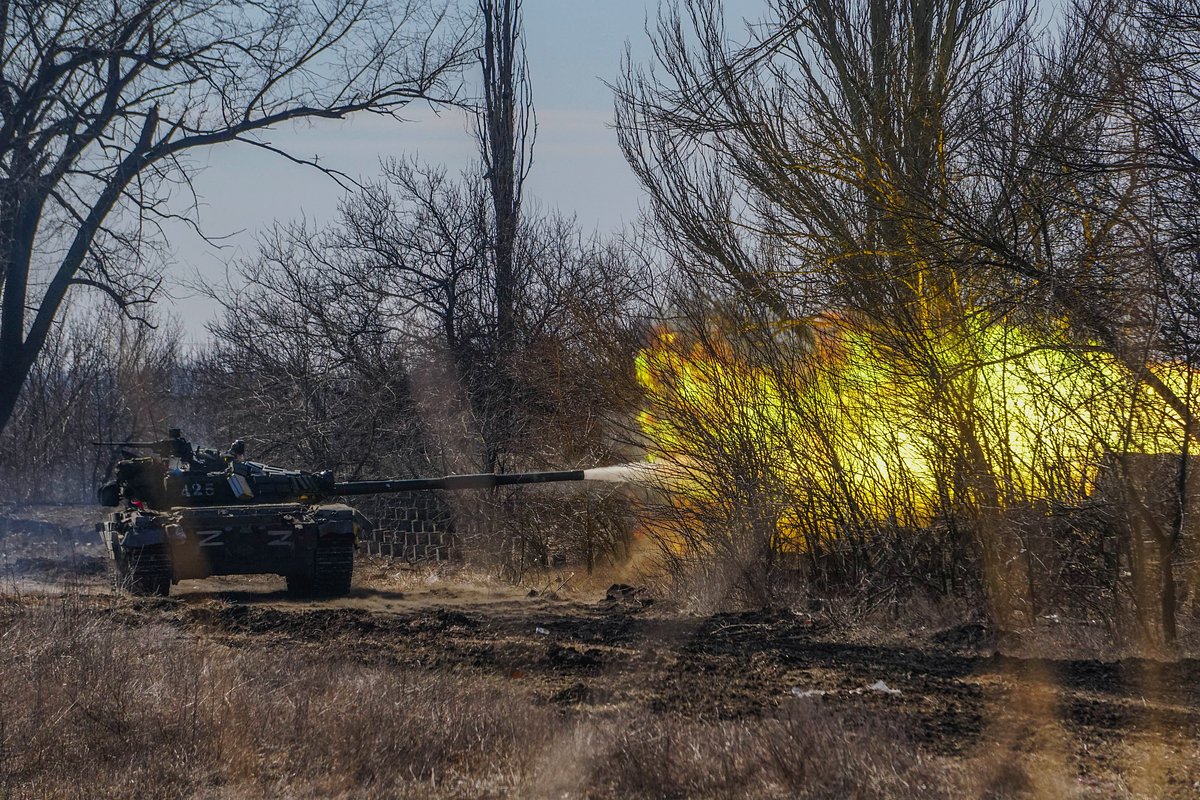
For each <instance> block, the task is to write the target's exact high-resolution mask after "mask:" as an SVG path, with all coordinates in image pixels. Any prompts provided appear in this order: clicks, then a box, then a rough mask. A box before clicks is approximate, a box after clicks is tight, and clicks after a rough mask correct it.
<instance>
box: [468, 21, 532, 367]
mask: <svg viewBox="0 0 1200 800" xmlns="http://www.w3.org/2000/svg"><path fill="white" fill-rule="evenodd" d="M479 11H480V14H481V15H482V18H483V43H482V47H481V48H480V55H479V61H480V64H481V66H482V68H483V106H482V108H480V110H479V113H478V116H477V126H478V136H479V145H480V155H481V156H482V158H483V167H484V178H485V179H486V181H487V186H488V193H489V194H490V195H491V202H492V213H493V223H494V225H495V230H494V232H493V242H492V250H493V253H494V256H493V257H494V259H495V265H494V269H495V278H494V280H495V286H496V339H497V342H498V344H499V346H500V348H501V350H502V351H503V350H505V349H508V348H511V347H512V345H513V343H514V341H513V340H514V334H515V330H516V313H517V310H516V306H517V302H518V301H517V294H518V283H519V280H520V277H519V276H518V275H517V274H516V271H515V266H516V265H515V258H516V254H515V248H516V240H517V229H518V227H519V226H520V221H521V195H522V189H523V187H524V184H525V178H526V176H528V174H529V169H530V167H531V166H532V164H533V140H534V135H535V129H536V122H535V120H534V114H533V94H532V91H531V88H530V82H529V69H528V66H527V64H526V60H525V42H524V21H523V20H522V18H521V16H522V3H521V0H479Z"/></svg>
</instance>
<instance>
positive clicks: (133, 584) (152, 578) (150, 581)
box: [113, 545, 171, 597]
mask: <svg viewBox="0 0 1200 800" xmlns="http://www.w3.org/2000/svg"><path fill="white" fill-rule="evenodd" d="M114 566H115V569H114V570H113V588H114V589H116V590H117V591H126V592H129V594H132V595H137V596H139V597H166V596H167V595H168V594H170V593H171V558H170V556H169V555H168V554H167V548H166V547H165V546H164V545H153V546H151V547H142V548H140V549H138V550H130V551H127V552H126V553H124V554H123V556H122V557H121V558H120V559H119V560H117V561H116V562H115V564H114Z"/></svg>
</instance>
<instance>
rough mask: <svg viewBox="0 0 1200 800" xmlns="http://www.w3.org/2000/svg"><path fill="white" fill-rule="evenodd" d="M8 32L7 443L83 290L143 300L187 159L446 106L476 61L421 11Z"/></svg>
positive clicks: (214, 14) (272, 12) (83, 3)
mask: <svg viewBox="0 0 1200 800" xmlns="http://www.w3.org/2000/svg"><path fill="white" fill-rule="evenodd" d="M0 31H2V33H3V36H2V42H3V44H2V45H0V47H2V50H0V68H2V71H3V83H2V86H0V165H2V166H0V169H2V170H3V172H2V177H0V258H2V270H0V279H2V280H3V299H2V306H0V309H2V316H0V372H2V373H3V375H4V378H5V380H4V385H3V388H2V389H0V426H2V425H3V424H4V423H5V422H6V421H7V420H8V418H9V416H10V415H11V413H12V410H13V407H14V404H15V403H16V399H17V394H18V393H19V391H20V388H21V386H22V384H23V382H24V378H25V376H26V375H27V374H28V372H29V370H30V369H31V367H32V365H33V363H34V362H35V360H36V358H37V354H38V352H39V351H40V349H41V347H42V346H43V344H44V343H45V341H46V337H47V336H48V335H49V332H50V330H51V327H52V326H53V324H54V322H55V320H56V318H57V316H58V314H59V311H60V309H61V308H62V305H63V302H64V300H65V299H66V297H67V294H68V292H69V290H70V289H71V287H72V286H79V285H83V286H88V287H92V288H95V289H99V290H101V291H103V292H105V293H107V294H108V295H109V296H110V297H111V298H112V299H113V300H114V301H116V302H117V303H118V304H120V305H121V306H122V307H124V308H126V309H130V308H133V307H136V305H137V304H138V303H139V302H142V301H145V300H147V299H149V297H150V295H151V294H152V293H153V291H154V289H155V287H156V286H157V283H158V278H157V273H158V268H159V263H158V261H157V260H156V258H155V256H156V252H155V250H154V248H153V243H155V242H156V241H158V237H157V236H156V234H157V226H158V224H159V223H160V222H161V221H162V220H163V219H165V218H167V217H169V216H171V214H172V211H170V210H169V208H178V204H177V202H176V204H175V205H174V206H170V207H169V206H168V203H167V200H168V198H170V197H172V196H173V195H174V196H175V198H176V201H177V199H178V196H179V193H180V192H181V191H182V192H186V191H187V189H188V179H189V175H190V174H191V169H192V166H191V164H190V163H189V162H188V160H187V158H188V155H189V153H190V152H191V151H193V150H195V149H196V148H199V147H204V146H207V145H212V144H217V143H222V142H235V141H236V142H242V143H245V144H248V145H251V146H256V147H259V148H262V149H264V150H267V151H276V152H278V151H277V148H275V147H274V146H273V145H272V144H271V143H270V140H269V139H268V138H266V136H265V134H266V132H267V131H268V130H269V129H271V128H272V127H274V126H278V125H281V124H284V123H288V122H290V121H294V120H300V119H312V118H342V117H345V116H346V115H348V114H352V113H354V112H358V111H368V112H376V113H383V114H390V113H393V112H395V111H396V110H398V109H400V108H401V107H403V106H404V105H406V104H407V103H409V102H411V101H412V100H414V99H417V98H429V99H435V100H436V99H449V98H452V97H453V94H454V80H455V71H456V69H457V68H458V66H459V65H460V64H461V62H462V60H463V58H464V54H465V52H466V48H465V41H464V38H463V37H464V34H463V33H462V31H463V27H462V26H461V25H460V24H459V23H458V21H457V20H456V19H455V18H454V17H453V15H452V14H451V12H450V10H449V9H448V8H447V7H446V6H444V5H442V4H440V3H438V2H426V0H400V1H399V2H390V1H385V0H316V2H290V1H289V0H283V1H282V2H274V1H273V0H272V1H270V2H245V3H228V2H215V1H213V0H143V2H132V3H123V2H122V3H108V2H93V0H53V1H52V2H42V1H41V0H38V1H37V2H32V1H30V0H5V2H3V3H0ZM284 155H285V156H287V157H289V158H292V159H293V160H296V161H303V160H304V159H303V158H300V157H297V156H288V155H287V154H284ZM114 212H117V213H114Z"/></svg>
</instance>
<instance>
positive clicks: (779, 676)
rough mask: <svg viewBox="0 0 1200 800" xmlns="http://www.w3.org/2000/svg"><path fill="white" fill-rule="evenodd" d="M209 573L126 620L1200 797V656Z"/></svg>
mask: <svg viewBox="0 0 1200 800" xmlns="http://www.w3.org/2000/svg"><path fill="white" fill-rule="evenodd" d="M202 583H208V582H196V585H195V586H194V587H189V586H187V585H186V584H185V585H184V586H183V587H182V591H181V592H180V593H179V595H178V596H177V597H174V598H172V599H167V600H161V601H129V602H127V603H125V604H124V605H123V606H122V607H121V610H120V612H119V615H120V618H121V619H122V620H123V622H124V623H125V624H129V625H142V624H146V623H161V622H164V621H166V622H168V623H169V624H170V625H172V626H174V627H176V628H177V629H179V630H180V631H182V632H186V633H187V634H190V635H194V636H197V637H204V638H211V639H213V640H216V641H219V642H221V643H223V644H225V645H228V646H231V647H234V648H289V649H294V648H299V649H301V650H308V651H311V652H313V653H330V652H332V653H340V654H343V655H342V657H344V658H346V659H349V660H352V661H355V662H359V663H367V664H371V665H375V666H395V667H398V668H401V667H402V668H406V669H425V670H436V671H439V672H449V673H451V674H461V675H472V676H484V677H490V678H495V679H499V680H504V681H514V682H520V683H521V684H522V685H523V686H524V687H526V688H528V689H529V690H530V691H531V692H532V693H533V694H534V695H535V696H536V697H537V698H538V701H539V702H541V703H543V704H546V705H548V706H552V707H556V708H559V709H561V710H562V711H563V712H564V713H573V714H589V715H591V714H594V715H607V714H618V713H621V712H623V711H638V712H650V713H653V714H656V715H674V716H681V717H686V718H697V719H704V720H722V719H727V720H737V719H741V720H744V719H754V718H766V717H770V716H772V715H775V714H777V713H778V712H779V711H780V709H781V708H782V707H784V706H786V705H787V704H790V703H796V702H810V703H817V704H821V705H822V706H826V707H830V708H834V709H837V710H838V711H839V712H846V713H850V714H853V713H854V712H855V711H858V710H861V711H866V712H871V713H873V714H880V713H882V714H883V715H886V716H887V717H889V718H890V719H892V720H895V721H896V722H897V724H898V729H899V730H902V731H904V732H905V733H906V734H907V735H908V736H910V737H911V738H912V739H913V741H915V743H916V744H917V746H918V747H919V748H921V749H922V750H924V751H927V752H929V753H931V754H937V755H941V756H952V757H963V758H973V757H977V756H980V755H981V754H987V755H990V756H992V757H996V756H997V755H999V756H1000V757H1003V755H1004V754H1005V753H1011V755H1012V757H1013V758H1014V759H1022V760H1024V761H1026V762H1032V763H1033V764H1034V767H1033V771H1034V774H1035V775H1036V774H1038V773H1039V772H1041V773H1044V774H1045V775H1046V776H1048V778H1047V780H1049V781H1050V785H1052V786H1054V787H1056V788H1054V789H1053V790H1050V789H1048V790H1047V791H1049V795H1048V796H1061V795H1060V794H1059V788H1058V787H1061V786H1062V785H1063V782H1064V781H1066V782H1067V784H1068V785H1073V787H1074V788H1075V789H1076V790H1077V791H1078V792H1080V793H1081V794H1082V795H1083V796H1096V797H1107V796H1114V795H1117V794H1128V795H1133V796H1145V797H1200V661H1198V660H1194V659H1183V660H1178V661H1173V662H1159V661H1151V660H1139V659H1127V660H1124V661H1119V662H1104V661H1099V660H1055V659H1034V658H1015V657H1011V656H1006V655H1003V654H1002V653H997V652H994V651H993V652H986V651H985V652H979V650H978V647H977V644H976V640H977V638H978V637H977V635H976V633H975V631H974V630H973V628H972V627H970V626H965V628H964V629H950V630H948V631H941V632H939V633H937V634H932V635H930V636H929V638H928V641H927V642H925V643H924V644H923V645H915V644H904V645H899V644H866V643H861V642H847V641H840V640H839V637H838V635H837V633H836V632H834V631H832V630H830V629H827V628H823V627H822V626H821V625H820V624H819V623H817V622H814V620H812V619H810V618H808V617H805V616H800V615H796V614H793V613H791V612H789V611H785V610H776V611H758V612H747V613H727V614H713V615H705V616H689V615H685V614H682V613H680V612H679V611H678V610H675V609H671V608H668V607H664V606H663V605H661V604H658V603H651V602H647V601H644V600H641V599H638V598H634V599H631V600H627V599H609V598H605V599H597V600H593V601H591V602H589V601H587V600H584V599H569V600H562V599H546V598H542V597H518V596H514V595H515V593H512V594H509V595H507V596H506V595H505V594H504V593H503V592H501V593H499V595H496V594H490V595H487V596H482V595H480V594H479V593H478V592H477V591H476V590H474V589H470V588H468V589H461V590H460V589H457V588H455V587H454V586H453V585H451V586H450V587H439V588H436V589H428V588H422V589H417V590H415V591H407V592H401V591H390V590H379V589H372V588H369V587H362V588H358V589H356V590H355V593H354V596H352V597H351V598H348V599H346V600H343V601H339V602H338V603H337V604H335V605H334V607H320V606H317V605H316V604H312V603H290V602H288V601H286V599H284V598H283V596H282V594H281V593H280V592H278V591H272V590H271V589H269V588H267V587H263V588H261V589H259V590H257V591H256V590H254V589H249V588H242V587H238V588H232V589H227V588H213V587H209V586H201V584H202ZM964 640H966V641H967V642H968V644H967V645H966V646H965V647H964V646H961V645H960V643H961V642H962V641H964ZM1036 794H1045V792H1035V795H1036Z"/></svg>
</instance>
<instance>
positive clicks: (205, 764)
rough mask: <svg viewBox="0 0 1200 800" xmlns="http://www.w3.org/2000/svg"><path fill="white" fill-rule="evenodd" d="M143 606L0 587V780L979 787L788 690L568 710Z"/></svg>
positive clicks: (821, 789) (652, 788)
mask: <svg viewBox="0 0 1200 800" xmlns="http://www.w3.org/2000/svg"><path fill="white" fill-rule="evenodd" d="M143 612H145V613H143ZM153 612H154V608H153V606H147V607H142V608H141V610H140V611H131V609H130V608H129V607H128V606H123V605H120V604H119V603H116V602H115V601H110V600H108V599H107V598H105V599H97V598H95V597H92V598H87V597H82V596H78V595H70V594H68V595H64V596H61V597H56V598H43V599H35V598H25V599H23V600H20V601H18V600H16V599H12V598H9V599H7V600H0V797H2V798H9V797H45V798H57V797H64V798H65V797H79V796H88V797H96V798H104V797H114V798H115V797H136V796H146V797H158V798H170V797H204V798H251V797H486V796H491V797H501V796H504V797H507V796H516V797H614V798H616V797H622V798H623V797H735V796H736V797H739V798H741V797H807V798H835V797H836V798H843V797H898V798H906V797H912V798H917V797H921V798H927V797H934V798H936V797H955V796H962V795H964V794H966V795H971V796H978V795H979V794H980V792H981V790H982V788H983V785H982V784H981V783H979V782H978V781H977V780H975V779H973V778H971V777H969V774H968V773H969V770H968V768H967V765H966V763H965V762H962V761H955V760H952V759H942V758H935V757H931V756H928V755H922V754H921V752H920V751H919V749H918V748H916V747H915V746H913V745H911V744H909V743H907V742H906V740H905V737H904V735H903V731H901V730H899V729H897V728H896V727H895V726H894V725H891V724H889V723H887V722H886V721H885V720H883V719H881V718H875V717H872V718H867V717H866V716H864V712H854V713H855V714H856V715H857V716H855V717H852V718H847V717H845V716H839V715H838V714H836V713H832V712H829V711H825V710H823V709H822V708H821V707H820V706H819V704H815V703H812V702H809V701H800V700H798V701H797V702H795V703H793V704H791V705H789V706H787V707H786V708H785V709H784V710H783V711H781V712H780V713H779V714H777V715H775V716H773V717H770V718H766V719H742V720H730V721H721V720H702V719H695V718H683V717H679V716H674V715H671V714H661V713H656V712H653V711H650V710H647V709H628V708H613V709H611V713H608V712H604V713H593V714H591V715H583V714H580V713H576V712H568V711H563V710H559V709H556V708H555V707H553V706H552V705H550V704H547V703H545V702H544V701H541V700H539V699H538V698H537V697H536V696H535V694H534V693H533V692H532V691H530V690H529V689H527V688H526V687H525V686H523V685H522V684H521V683H519V682H515V681H503V680H500V679H491V680H489V679H486V678H482V677H477V676H476V677H473V676H468V675H463V674H459V673H458V672H456V671H453V670H451V669H439V668H436V667H431V668H430V669H428V670H413V669H401V668H397V667H395V666H390V665H387V664H380V663H375V664H372V663H362V661H361V660H360V659H359V658H357V657H356V654H355V653H354V652H353V651H345V650H344V649H338V648H335V647H319V646H308V645H301V644H296V643H292V644H286V645H284V644H274V645H267V644H265V643H264V644H262V645H259V644H258V643H254V644H252V645H246V646H242V647H230V646H228V645H226V644H222V643H219V642H216V641H212V640H209V639H205V638H200V637H197V636H194V635H189V634H184V633H181V632H180V631H179V630H178V629H177V628H175V627H173V626H171V625H168V624H164V623H163V622H161V621H154V620H155V619H156V615H155V614H154V613H153ZM139 620H140V621H144V624H131V623H137V622H138V621H139ZM975 771H976V772H978V770H975ZM1018 778H1019V776H1018ZM1002 782H1004V783H1006V785H1007V784H1011V785H1012V786H1014V787H1015V788H1016V789H1018V790H1019V789H1020V785H1021V784H1020V780H1019V779H1018V780H1016V782H1015V783H1013V781H1012V779H1011V777H1007V778H1004V779H1003V781H1002ZM1019 794H1020V792H1019V791H1017V792H1016V794H1015V795H1014V794H1012V793H1009V792H1007V791H1006V792H1003V793H1002V794H1000V795H997V796H1017V795H1019Z"/></svg>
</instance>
